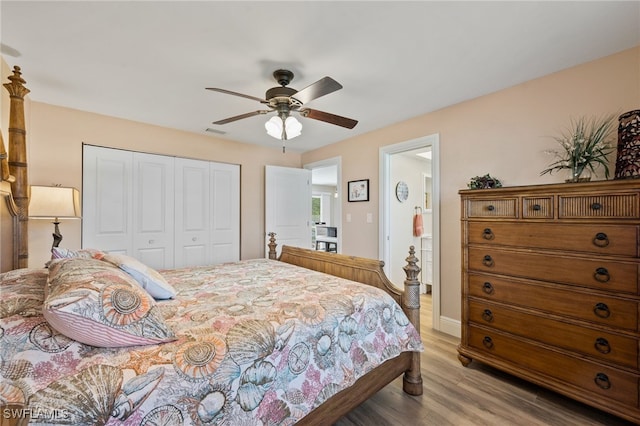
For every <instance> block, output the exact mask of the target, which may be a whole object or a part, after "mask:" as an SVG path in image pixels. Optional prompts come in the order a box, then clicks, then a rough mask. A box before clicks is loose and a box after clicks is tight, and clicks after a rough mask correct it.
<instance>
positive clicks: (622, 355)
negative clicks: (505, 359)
mask: <svg viewBox="0 0 640 426" xmlns="http://www.w3.org/2000/svg"><path fill="white" fill-rule="evenodd" d="M469 321H471V322H475V323H478V324H483V325H485V326H487V327H492V328H496V329H498V330H502V331H507V332H509V333H511V334H516V335H518V336H523V337H527V338H529V339H532V340H537V341H539V342H543V343H546V344H549V345H552V346H557V347H561V348H564V349H568V350H570V351H575V352H580V353H583V354H586V355H590V356H592V357H595V358H598V359H601V360H604V361H608V362H610V363H615V364H619V365H624V366H626V367H631V368H638V340H637V339H634V338H632V337H628V336H621V335H618V334H613V333H609V332H606V331H602V330H597V329H593V328H587V327H583V326H580V325H576V324H570V323H566V322H563V321H557V320H554V319H550V318H548V317H545V316H543V315H534V314H529V313H524V312H520V311H518V310H514V309H509V308H507V307H505V306H501V305H496V304H492V303H487V302H484V301H471V302H469Z"/></svg>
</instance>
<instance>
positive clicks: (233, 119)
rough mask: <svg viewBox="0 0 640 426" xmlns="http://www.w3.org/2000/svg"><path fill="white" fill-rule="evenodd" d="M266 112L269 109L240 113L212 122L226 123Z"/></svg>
mask: <svg viewBox="0 0 640 426" xmlns="http://www.w3.org/2000/svg"><path fill="white" fill-rule="evenodd" d="M268 112H271V111H269V110H259V111H252V112H247V113H245V114H240V115H236V116H234V117H229V118H225V119H224V120H218V121H214V122H213V124H227V123H231V122H233V121H238V120H242V119H243V118H249V117H253V116H254V115H260V114H266V113H268Z"/></svg>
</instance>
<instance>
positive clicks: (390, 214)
mask: <svg viewBox="0 0 640 426" xmlns="http://www.w3.org/2000/svg"><path fill="white" fill-rule="evenodd" d="M438 141H439V136H438V135H437V134H436V135H430V136H427V137H424V138H419V139H415V140H411V141H407V142H402V143H398V144H394V145H389V146H385V147H382V148H380V195H381V201H380V243H379V247H380V258H381V259H382V260H384V262H385V273H386V274H387V275H388V276H389V277H390V278H391V280H392V282H403V281H404V278H403V275H402V266H404V264H405V258H406V256H407V250H408V247H409V246H411V245H412V246H414V247H415V251H416V254H415V255H416V256H417V257H418V258H419V259H420V264H419V266H420V268H421V274H420V277H419V278H420V281H421V284H422V285H421V291H422V292H429V291H430V292H431V294H432V302H433V328H434V329H436V330H439V329H440V321H439V318H440V268H439V259H440V232H439V230H440V225H439V223H440V214H439V213H440V209H439V198H440V197H439V174H438V170H439V149H438ZM416 215H417V216H419V218H420V219H421V222H422V226H421V227H420V228H419V229H418V232H416V229H415V226H414V224H415V217H416ZM398 274H400V275H398Z"/></svg>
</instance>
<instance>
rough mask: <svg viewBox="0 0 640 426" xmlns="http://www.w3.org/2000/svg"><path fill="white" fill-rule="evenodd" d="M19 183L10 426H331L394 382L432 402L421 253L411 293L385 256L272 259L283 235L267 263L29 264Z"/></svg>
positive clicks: (6, 383)
mask: <svg viewBox="0 0 640 426" xmlns="http://www.w3.org/2000/svg"><path fill="white" fill-rule="evenodd" d="M13 82H14V81H13V80H12V83H13ZM14 98H15V96H12V99H11V101H12V102H14ZM18 110H19V109H18ZM11 111H12V114H13V113H14V108H13V105H12V110H11ZM23 122H24V120H23ZM12 123H13V121H12ZM14 128H15V127H14ZM22 134H24V131H23V132H22ZM13 142H15V140H12V133H11V132H10V134H9V146H10V149H9V156H10V157H11V156H12V155H13V153H14V152H18V153H19V152H20V150H21V149H24V147H23V146H15V145H14V144H13ZM18 145H20V144H18ZM22 145H24V137H22ZM2 161H7V159H6V158H4V159H2ZM21 163H22V162H21ZM24 163H25V164H26V162H24ZM9 164H11V162H10V161H9ZM12 174H13V173H12ZM24 175H25V176H26V174H24ZM14 176H15V181H14V182H13V183H12V184H11V185H9V184H8V182H7V181H6V180H4V181H2V182H0V184H1V186H0V196H1V198H0V226H1V227H0V241H1V242H2V248H1V250H2V252H1V253H0V261H1V262H2V263H1V264H0V267H1V268H2V269H1V271H3V273H2V275H0V278H1V282H0V358H1V359H0V405H1V406H2V411H1V412H0V417H2V422H3V423H2V424H5V423H6V424H22V423H27V422H28V423H29V424H74V425H76V424H87V425H93V424H107V425H157V424H164V425H171V424H176V425H178V424H229V425H245V424H246V425H256V424H264V425H266V424H283V425H286V424H293V423H296V424H323V425H326V424H331V423H333V422H335V421H336V420H338V419H339V418H340V417H342V416H343V415H344V414H346V413H347V412H349V411H350V410H352V409H353V408H355V407H356V406H357V405H359V404H360V403H361V402H363V401H364V400H366V399H367V398H369V397H370V396H371V395H373V394H374V393H375V392H377V391H378V390H379V389H381V388H382V387H384V386H386V385H387V384H388V383H390V382H391V381H393V380H395V379H396V378H397V377H399V376H402V377H403V389H404V391H405V392H406V393H407V394H409V395H414V396H417V395H421V394H422V377H421V374H420V352H421V351H423V349H424V347H423V343H422V341H421V340H420V336H419V330H420V324H419V309H420V298H419V281H418V280H417V276H418V273H419V267H418V266H417V262H418V259H417V258H416V257H415V255H414V251H413V248H411V249H410V252H409V256H408V258H407V266H405V268H404V269H405V271H406V274H407V279H406V280H405V282H404V288H403V289H400V288H397V287H395V286H394V285H393V284H392V283H391V282H389V280H388V279H387V278H386V277H385V275H384V272H383V269H382V266H383V265H382V262H379V261H375V260H370V259H363V258H358V257H353V256H346V255H341V254H335V253H327V252H319V251H314V250H308V249H302V248H296V247H289V246H283V247H282V249H281V253H280V255H279V256H277V255H276V246H277V243H276V239H275V237H276V236H275V235H274V234H270V243H269V252H268V256H267V258H266V259H251V260H243V261H240V262H237V263H229V264H222V265H212V266H206V267H198V268H183V269H176V270H166V271H159V272H158V271H153V270H151V268H146V266H145V265H142V264H139V262H137V263H136V261H135V259H129V258H127V257H126V256H124V257H122V256H119V255H113V254H110V253H103V252H101V251H100V250H99V249H96V250H89V249H82V250H67V251H66V252H65V251H64V250H61V252H62V253H63V255H60V256H56V257H60V258H59V259H55V260H53V261H52V263H51V264H50V265H49V268H48V269H45V268H38V269H29V268H25V267H24V266H25V265H24V260H23V259H24V255H23V254H22V253H23V251H26V250H25V248H26V246H25V244H24V242H22V241H21V236H22V235H24V231H22V230H21V228H20V226H21V223H20V222H21V220H20V219H21V215H24V212H23V211H22V212H21V207H20V205H17V203H15V200H14V197H12V194H11V190H12V188H14V189H15V188H16V187H18V188H19V187H20V185H25V182H24V179H26V177H25V178H23V179H21V177H20V176H21V174H20V173H15V174H14ZM12 180H14V179H12ZM21 180H22V182H21ZM18 198H19V197H18Z"/></svg>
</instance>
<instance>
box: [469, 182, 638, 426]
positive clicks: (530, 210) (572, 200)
mask: <svg viewBox="0 0 640 426" xmlns="http://www.w3.org/2000/svg"><path fill="white" fill-rule="evenodd" d="M460 196H461V202H462V210H461V211H462V340H461V343H460V346H459V347H458V352H459V356H458V357H459V359H460V361H461V362H462V364H463V365H465V366H466V365H468V364H469V362H471V360H478V361H481V362H483V363H486V364H489V365H492V366H494V367H496V368H498V369H501V370H504V371H506V372H508V373H511V374H514V375H516V376H519V377H521V378H523V379H526V380H529V381H531V382H533V383H537V384H539V385H542V386H545V387H547V388H550V389H553V390H555V391H557V392H559V393H562V394H564V395H567V396H569V397H571V398H574V399H576V400H579V401H582V402H584V403H587V404H589V405H592V406H594V407H597V408H600V409H602V410H604V411H608V412H610V413H613V414H615V415H618V416H620V417H623V418H626V419H628V420H632V421H634V422H636V423H640V406H639V401H638V397H639V391H638V386H639V385H640V362H639V358H640V350H639V343H640V328H639V312H640V292H639V291H640V288H639V286H638V275H639V267H640V258H639V253H638V247H639V244H640V240H639V229H640V180H619V181H604V182H588V183H571V184H553V185H536V186H521V187H511V188H500V189H487V190H462V191H460Z"/></svg>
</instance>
